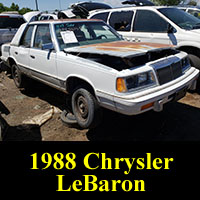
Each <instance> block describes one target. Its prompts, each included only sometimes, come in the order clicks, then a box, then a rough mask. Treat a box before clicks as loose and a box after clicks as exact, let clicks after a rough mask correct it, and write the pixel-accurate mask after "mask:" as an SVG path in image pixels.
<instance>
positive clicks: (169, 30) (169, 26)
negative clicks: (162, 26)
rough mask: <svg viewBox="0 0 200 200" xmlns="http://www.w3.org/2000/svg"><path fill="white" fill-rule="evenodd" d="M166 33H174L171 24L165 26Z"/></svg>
mask: <svg viewBox="0 0 200 200" xmlns="http://www.w3.org/2000/svg"><path fill="white" fill-rule="evenodd" d="M167 33H174V27H173V26H172V25H171V24H168V25H167Z"/></svg>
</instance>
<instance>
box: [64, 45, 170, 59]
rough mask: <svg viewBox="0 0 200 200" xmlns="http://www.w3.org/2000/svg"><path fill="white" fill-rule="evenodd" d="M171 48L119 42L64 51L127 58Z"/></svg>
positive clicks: (168, 46)
mask: <svg viewBox="0 0 200 200" xmlns="http://www.w3.org/2000/svg"><path fill="white" fill-rule="evenodd" d="M171 47H173V46H172V45H163V44H154V43H133V42H126V41H117V42H109V43H100V44H93V45H85V46H77V47H72V48H66V49H64V51H65V52H66V53H88V54H98V55H109V56H114V57H121V58H125V57H134V56H137V55H140V54H144V53H147V52H148V51H153V50H158V48H161V49H168V48H171Z"/></svg>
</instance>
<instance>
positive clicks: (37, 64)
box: [30, 24, 58, 86]
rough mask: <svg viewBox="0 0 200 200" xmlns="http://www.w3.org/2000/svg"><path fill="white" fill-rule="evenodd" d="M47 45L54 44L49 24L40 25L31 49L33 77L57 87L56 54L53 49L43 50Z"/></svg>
mask: <svg viewBox="0 0 200 200" xmlns="http://www.w3.org/2000/svg"><path fill="white" fill-rule="evenodd" d="M47 44H52V38H51V32H50V27H49V24H39V25H37V28H36V31H35V36H34V41H33V47H32V48H31V49H30V67H31V69H32V76H33V77H35V78H37V79H39V80H41V81H43V82H46V83H49V84H51V85H54V86H56V85H57V84H58V80H57V67H56V52H55V50H53V49H43V46H44V45H47Z"/></svg>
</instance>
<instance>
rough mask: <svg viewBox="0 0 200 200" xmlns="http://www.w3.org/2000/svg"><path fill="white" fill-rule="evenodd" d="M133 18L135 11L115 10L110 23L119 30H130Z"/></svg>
mask: <svg viewBox="0 0 200 200" xmlns="http://www.w3.org/2000/svg"><path fill="white" fill-rule="evenodd" d="M132 19H133V11H119V12H113V13H112V14H111V16H110V19H109V24H110V26H112V27H113V28H114V29H115V30H117V31H130V30H131V24H132Z"/></svg>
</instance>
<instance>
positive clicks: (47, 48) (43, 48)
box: [42, 43, 54, 50]
mask: <svg viewBox="0 0 200 200" xmlns="http://www.w3.org/2000/svg"><path fill="white" fill-rule="evenodd" d="M42 50H54V46H53V43H47V44H43V45H42Z"/></svg>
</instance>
